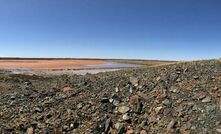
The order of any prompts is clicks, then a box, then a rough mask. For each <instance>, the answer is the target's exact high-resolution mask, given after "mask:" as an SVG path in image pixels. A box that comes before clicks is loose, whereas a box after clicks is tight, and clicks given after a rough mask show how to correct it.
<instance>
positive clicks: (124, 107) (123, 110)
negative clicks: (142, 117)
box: [118, 106, 130, 114]
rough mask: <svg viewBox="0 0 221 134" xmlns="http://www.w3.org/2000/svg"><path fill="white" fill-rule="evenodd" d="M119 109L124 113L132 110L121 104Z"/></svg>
mask: <svg viewBox="0 0 221 134" xmlns="http://www.w3.org/2000/svg"><path fill="white" fill-rule="evenodd" d="M118 111H119V112H120V113H122V114H125V113H127V112H128V111H130V108H129V107H128V106H120V107H118Z"/></svg>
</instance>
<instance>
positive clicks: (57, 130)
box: [54, 127, 62, 134]
mask: <svg viewBox="0 0 221 134" xmlns="http://www.w3.org/2000/svg"><path fill="white" fill-rule="evenodd" d="M54 134H62V128H61V127H58V128H54Z"/></svg>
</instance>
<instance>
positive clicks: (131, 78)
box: [130, 77, 139, 86]
mask: <svg viewBox="0 0 221 134" xmlns="http://www.w3.org/2000/svg"><path fill="white" fill-rule="evenodd" d="M138 82H139V80H138V79H137V78H135V77H130V83H131V84H132V85H134V86H138Z"/></svg>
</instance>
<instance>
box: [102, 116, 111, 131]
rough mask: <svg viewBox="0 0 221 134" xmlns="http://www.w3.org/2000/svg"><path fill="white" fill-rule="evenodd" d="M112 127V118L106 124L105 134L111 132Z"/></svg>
mask: <svg viewBox="0 0 221 134" xmlns="http://www.w3.org/2000/svg"><path fill="white" fill-rule="evenodd" d="M111 125H112V122H111V118H109V119H107V120H106V122H105V130H104V132H105V133H107V132H108V131H109V130H110V127H111Z"/></svg>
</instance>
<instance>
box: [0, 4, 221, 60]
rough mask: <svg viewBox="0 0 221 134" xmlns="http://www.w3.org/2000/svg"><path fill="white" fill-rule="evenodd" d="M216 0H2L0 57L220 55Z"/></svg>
mask: <svg viewBox="0 0 221 134" xmlns="http://www.w3.org/2000/svg"><path fill="white" fill-rule="evenodd" d="M220 7H221V1H220V0H19V1H18V0H1V1H0V56H14V57H73V58H75V57H76V58H79V57H82V58H86V57H87V58H134V59H162V60H192V59H209V58H218V57H221V52H220V50H221V8H220Z"/></svg>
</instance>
